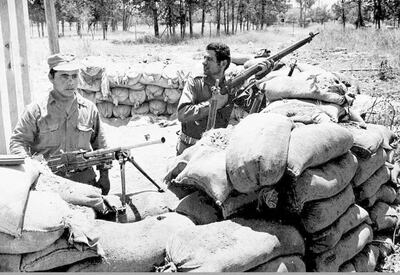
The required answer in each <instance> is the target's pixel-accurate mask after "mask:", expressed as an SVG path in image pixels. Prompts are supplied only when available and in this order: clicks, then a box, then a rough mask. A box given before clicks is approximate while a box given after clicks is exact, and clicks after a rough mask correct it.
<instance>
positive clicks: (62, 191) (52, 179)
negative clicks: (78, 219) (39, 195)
mask: <svg viewBox="0 0 400 275" xmlns="http://www.w3.org/2000/svg"><path fill="white" fill-rule="evenodd" d="M35 190H37V191H46V192H54V193H57V194H59V195H60V197H61V198H62V199H63V200H65V201H66V202H69V203H71V204H76V205H83V206H88V207H91V208H93V209H94V210H96V211H97V212H100V213H103V212H104V211H105V210H106V209H107V207H106V205H105V204H104V200H103V197H102V196H101V189H100V188H97V187H94V186H91V185H88V184H83V183H79V182H75V181H72V180H69V179H66V178H63V177H60V176H57V175H55V174H53V173H51V172H50V171H43V172H42V174H40V176H39V178H38V180H37V182H36V185H35Z"/></svg>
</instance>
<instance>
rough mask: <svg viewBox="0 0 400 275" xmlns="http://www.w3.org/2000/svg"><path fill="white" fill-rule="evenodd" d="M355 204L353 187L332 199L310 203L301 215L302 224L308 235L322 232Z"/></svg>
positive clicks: (348, 187) (349, 186)
mask: <svg viewBox="0 0 400 275" xmlns="http://www.w3.org/2000/svg"><path fill="white" fill-rule="evenodd" d="M353 203H354V193H353V188H352V187H351V185H348V186H347V187H346V188H345V189H344V190H343V191H341V192H340V193H339V194H337V195H335V196H334V197H332V198H329V199H324V200H320V201H313V202H308V203H306V204H305V205H304V209H303V211H302V213H301V223H302V225H303V227H304V229H305V231H307V232H308V233H315V232H317V231H319V230H322V229H324V228H326V227H328V226H329V225H331V224H332V223H333V222H334V221H336V220H337V219H338V218H339V217H340V216H341V215H342V214H343V213H344V212H346V210H347V209H348V208H349V206H350V205H352V204H353Z"/></svg>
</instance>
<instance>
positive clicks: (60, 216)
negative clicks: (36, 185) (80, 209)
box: [0, 191, 71, 254]
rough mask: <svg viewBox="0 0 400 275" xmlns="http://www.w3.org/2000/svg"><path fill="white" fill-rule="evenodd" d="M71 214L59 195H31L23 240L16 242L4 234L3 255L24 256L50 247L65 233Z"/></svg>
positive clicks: (0, 235)
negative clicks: (66, 221)
mask: <svg viewBox="0 0 400 275" xmlns="http://www.w3.org/2000/svg"><path fill="white" fill-rule="evenodd" d="M44 213H45V215H44ZM70 213H71V212H70V209H69V207H68V205H67V203H66V202H65V201H63V200H62V199H61V198H60V196H59V195H57V194H55V193H50V192H40V191H32V192H30V194H29V199H28V203H27V206H26V210H25V213H24V222H23V230H22V233H21V236H20V237H18V238H15V237H14V236H11V235H8V234H5V233H0V253H5V254H22V253H29V252H35V251H39V250H42V249H44V248H46V247H48V246H49V245H51V244H52V243H54V242H55V241H56V240H57V239H58V238H60V236H61V235H62V234H63V233H64V230H65V228H66V227H67V225H66V223H65V220H66V217H67V216H68V215H69V214H70Z"/></svg>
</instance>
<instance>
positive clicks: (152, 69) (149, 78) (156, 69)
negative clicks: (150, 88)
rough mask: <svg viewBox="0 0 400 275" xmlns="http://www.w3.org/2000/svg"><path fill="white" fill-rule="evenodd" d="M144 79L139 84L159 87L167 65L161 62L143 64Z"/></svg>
mask: <svg viewBox="0 0 400 275" xmlns="http://www.w3.org/2000/svg"><path fill="white" fill-rule="evenodd" d="M140 65H141V71H142V77H141V78H140V80H139V82H140V83H142V84H145V85H149V84H150V85H157V83H158V82H159V81H160V79H161V77H162V70H163V68H164V66H165V64H164V63H163V62H161V61H157V62H149V63H142V64H140Z"/></svg>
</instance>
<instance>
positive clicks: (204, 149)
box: [174, 145, 233, 205]
mask: <svg viewBox="0 0 400 275" xmlns="http://www.w3.org/2000/svg"><path fill="white" fill-rule="evenodd" d="M200 148H201V149H199V150H197V151H196V152H195V153H194V154H193V156H192V158H191V159H190V161H189V162H188V163H187V165H186V167H185V168H184V169H183V170H182V172H181V173H179V175H178V176H177V177H176V178H175V179H174V184H177V185H189V186H195V187H197V188H199V189H200V190H203V191H204V192H206V193H207V194H208V195H209V196H210V197H211V198H212V199H213V200H214V201H215V202H216V203H217V204H219V205H220V204H221V203H223V202H224V201H225V200H226V198H227V197H228V195H229V193H230V192H232V190H233V187H232V184H231V183H230V182H229V180H228V178H227V174H226V160H225V159H226V158H225V155H226V153H225V151H224V150H221V149H218V148H216V147H214V146H210V145H203V146H200Z"/></svg>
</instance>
